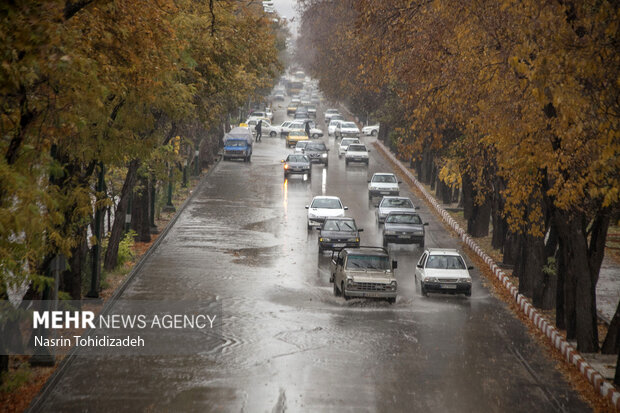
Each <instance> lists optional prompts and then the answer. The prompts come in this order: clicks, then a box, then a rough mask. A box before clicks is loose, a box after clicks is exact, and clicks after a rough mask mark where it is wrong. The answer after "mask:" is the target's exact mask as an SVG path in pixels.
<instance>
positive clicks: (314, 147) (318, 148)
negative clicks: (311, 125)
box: [306, 142, 327, 151]
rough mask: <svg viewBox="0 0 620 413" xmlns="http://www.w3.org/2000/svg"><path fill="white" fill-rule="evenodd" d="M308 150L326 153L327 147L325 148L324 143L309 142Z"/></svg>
mask: <svg viewBox="0 0 620 413" xmlns="http://www.w3.org/2000/svg"><path fill="white" fill-rule="evenodd" d="M306 149H309V150H312V151H326V150H327V147H326V146H325V144H324V143H323V142H321V143H318V142H317V143H315V142H309V143H308V145H307V146H306Z"/></svg>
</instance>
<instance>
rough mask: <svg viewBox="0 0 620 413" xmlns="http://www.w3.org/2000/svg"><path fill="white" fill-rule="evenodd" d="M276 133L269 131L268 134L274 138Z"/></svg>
mask: <svg viewBox="0 0 620 413" xmlns="http://www.w3.org/2000/svg"><path fill="white" fill-rule="evenodd" d="M276 135H277V133H276V132H275V131H271V132H269V136H271V137H272V138H275V136H276Z"/></svg>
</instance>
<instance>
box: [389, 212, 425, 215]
mask: <svg viewBox="0 0 620 413" xmlns="http://www.w3.org/2000/svg"><path fill="white" fill-rule="evenodd" d="M390 215H417V216H420V214H418V213H417V212H413V211H391V212H388V216H390Z"/></svg>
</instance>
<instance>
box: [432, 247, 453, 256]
mask: <svg viewBox="0 0 620 413" xmlns="http://www.w3.org/2000/svg"><path fill="white" fill-rule="evenodd" d="M427 251H428V253H429V255H461V253H460V252H459V251H458V250H457V249H456V248H428V249H427Z"/></svg>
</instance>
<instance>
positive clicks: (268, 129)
mask: <svg viewBox="0 0 620 413" xmlns="http://www.w3.org/2000/svg"><path fill="white" fill-rule="evenodd" d="M259 120H262V121H263V122H262V123H261V128H260V130H261V136H271V137H272V138H274V137H276V136H277V135H278V131H277V127H276V126H272V125H271V123H270V122H269V120H268V119H265V118H254V117H251V118H249V119H248V120H246V121H245V123H246V124H247V125H248V128H250V132H252V134H254V135H256V124H257V123H258V121H259Z"/></svg>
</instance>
